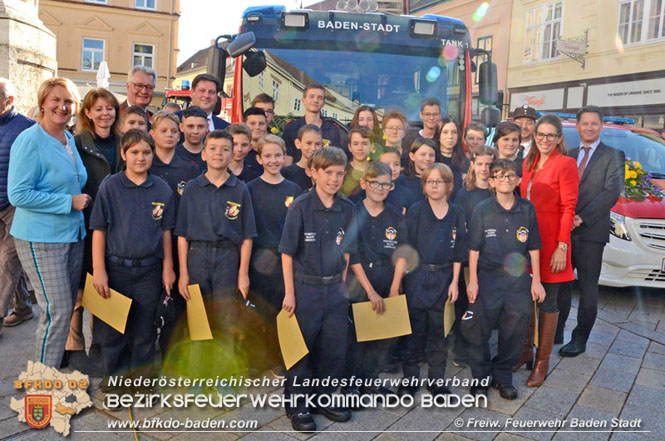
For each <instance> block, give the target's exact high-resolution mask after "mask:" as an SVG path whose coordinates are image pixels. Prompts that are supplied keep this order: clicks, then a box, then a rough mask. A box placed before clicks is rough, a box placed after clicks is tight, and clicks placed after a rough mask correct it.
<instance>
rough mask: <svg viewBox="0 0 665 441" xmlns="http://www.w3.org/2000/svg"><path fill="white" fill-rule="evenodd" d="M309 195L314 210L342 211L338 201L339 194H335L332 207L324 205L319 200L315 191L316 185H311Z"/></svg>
mask: <svg viewBox="0 0 665 441" xmlns="http://www.w3.org/2000/svg"><path fill="white" fill-rule="evenodd" d="M309 197H310V198H311V199H312V204H313V205H314V209H315V210H322V211H325V210H329V211H342V207H341V206H340V201H339V195H335V198H334V199H333V204H332V207H330V208H328V207H326V206H325V205H323V202H321V198H320V197H319V194H318V193H317V192H316V186H312V188H311V190H310V191H309Z"/></svg>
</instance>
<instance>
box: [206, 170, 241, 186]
mask: <svg viewBox="0 0 665 441" xmlns="http://www.w3.org/2000/svg"><path fill="white" fill-rule="evenodd" d="M228 173H229V177H228V179H227V180H226V181H225V182H224V183H223V184H222V187H224V186H227V185H228V186H229V187H235V186H236V185H238V178H236V176H235V175H234V174H233V173H231V171H229V172H228ZM198 180H199V185H200V186H201V187H205V186H206V185H212V186H213V187H215V184H213V183H212V182H210V181H209V180H208V177H207V176H206V174H205V173H201V175H199V177H198ZM220 188H221V187H220Z"/></svg>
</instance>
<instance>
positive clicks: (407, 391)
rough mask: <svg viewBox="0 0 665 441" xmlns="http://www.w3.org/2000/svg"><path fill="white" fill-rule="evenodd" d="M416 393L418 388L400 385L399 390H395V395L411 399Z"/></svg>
mask: <svg viewBox="0 0 665 441" xmlns="http://www.w3.org/2000/svg"><path fill="white" fill-rule="evenodd" d="M416 392H418V386H405V385H403V384H402V385H400V387H399V389H397V395H399V396H400V397H401V396H404V395H411V396H412V397H415V396H416Z"/></svg>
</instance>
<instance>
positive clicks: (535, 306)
mask: <svg viewBox="0 0 665 441" xmlns="http://www.w3.org/2000/svg"><path fill="white" fill-rule="evenodd" d="M533 323H534V327H533V344H534V345H535V346H536V347H538V303H536V302H535V301H534V302H533Z"/></svg>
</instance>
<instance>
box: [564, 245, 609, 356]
mask: <svg viewBox="0 0 665 441" xmlns="http://www.w3.org/2000/svg"><path fill="white" fill-rule="evenodd" d="M604 249H605V244H604V243H603V242H590V241H586V240H580V238H579V237H577V236H576V235H573V236H572V249H571V253H572V263H573V267H574V268H575V269H577V279H578V281H579V291H580V303H579V307H578V309H577V326H576V327H575V329H574V330H573V335H572V339H573V340H576V341H580V342H582V343H586V341H587V340H588V339H589V334H590V333H591V329H592V328H593V325H594V323H595V322H596V314H597V313H598V279H599V278H600V269H601V266H602V261H603V250H604ZM571 298H572V291H571V286H570V284H569V283H564V284H562V286H561V288H560V289H559V297H558V302H557V303H558V307H559V323H562V324H563V323H565V322H566V320H567V319H568V315H569V314H570V304H571Z"/></svg>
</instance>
